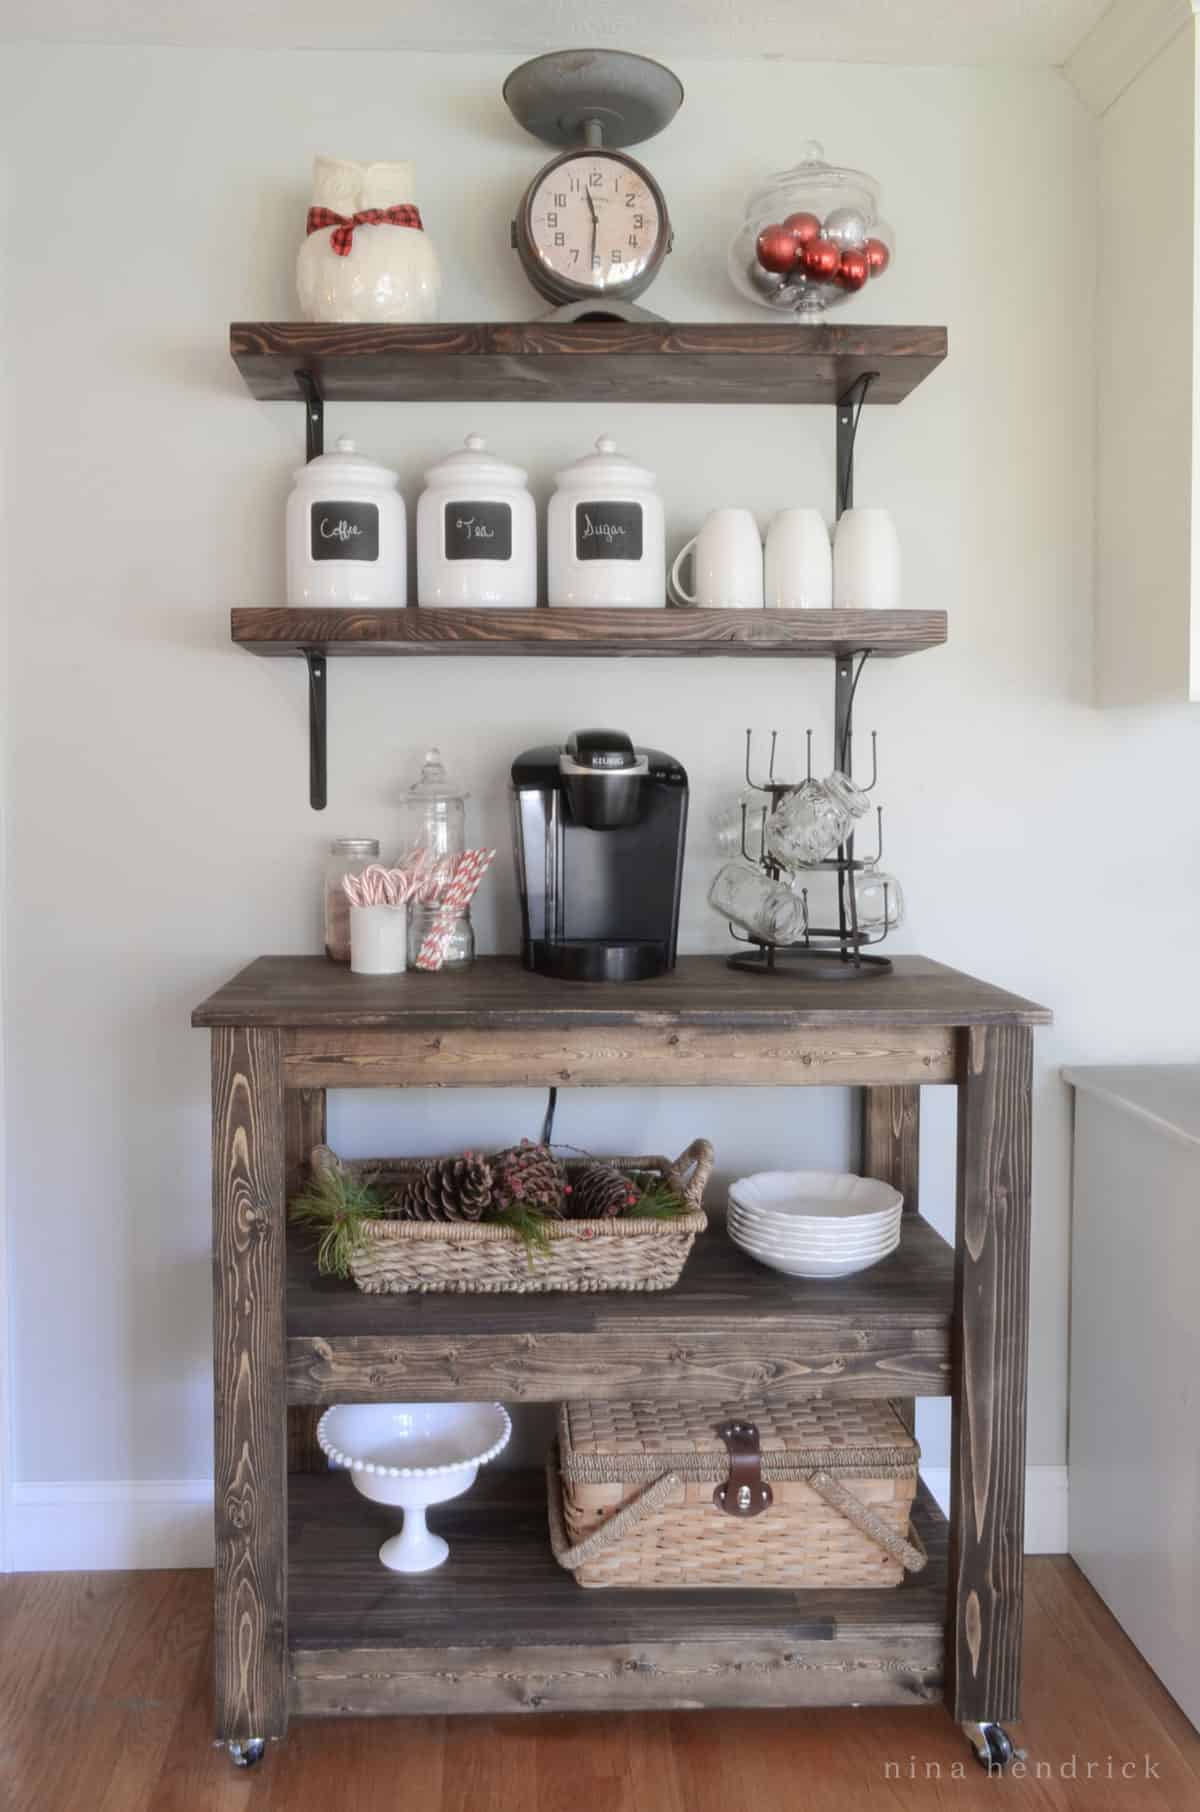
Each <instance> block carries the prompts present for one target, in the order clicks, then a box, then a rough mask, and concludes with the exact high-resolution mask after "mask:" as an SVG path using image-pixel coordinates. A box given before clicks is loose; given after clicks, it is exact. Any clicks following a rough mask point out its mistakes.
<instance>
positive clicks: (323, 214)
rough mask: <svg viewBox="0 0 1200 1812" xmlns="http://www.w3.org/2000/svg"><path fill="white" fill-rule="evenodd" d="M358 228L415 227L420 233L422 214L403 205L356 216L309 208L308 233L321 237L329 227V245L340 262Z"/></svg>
mask: <svg viewBox="0 0 1200 1812" xmlns="http://www.w3.org/2000/svg"><path fill="white" fill-rule="evenodd" d="M357 226H402V227H415V228H416V230H417V232H418V233H419V232H421V230H422V228H421V211H420V209H419V208H412V207H409V205H408V203H407V202H402V203H401V204H400V205H399V206H398V207H394V208H361V209H360V210H359V212H358V213H357V214H335V213H334V211H333V209H332V208H310V209H309V210H308V230H309V232H310V233H323V232H324V231H325V228H326V227H332V228H333V231H332V233H331V234H330V235H329V243H330V245H331V246H332V247H333V249H334V251H335V252H336V253H337V255H338V257H339V258H345V257H346V256H347V254H348V253H349V251H350V247H351V246H352V245H353V243H354V229H355V227H357Z"/></svg>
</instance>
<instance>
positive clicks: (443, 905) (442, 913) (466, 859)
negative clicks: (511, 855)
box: [417, 849, 496, 969]
mask: <svg viewBox="0 0 1200 1812" xmlns="http://www.w3.org/2000/svg"><path fill="white" fill-rule="evenodd" d="M495 854H496V852H495V850H494V849H469V850H467V851H466V853H465V854H464V855H462V856H460V857H459V858H458V861H457V862H456V863H455V865H454V874H453V878H452V880H451V881H450V884H449V886H448V887H447V888H446V891H445V893H444V894H443V895H442V898H441V901H440V903H439V905H438V909H437V912H436V913H435V914H434V918H433V923H432V925H431V926H430V927H429V931H428V933H427V935H426V937H425V941H424V942H423V944H422V945H421V948H420V950H419V951H418V952H417V968H418V969H440V968H441V966H442V964H443V963H444V962H445V960H446V949H447V946H448V945H449V942H450V934H451V932H452V931H453V930H454V926H455V923H456V922H457V920H458V919H459V918H461V916H462V914H463V913H464V912H465V911H466V909H467V907H468V906H469V905H470V903H471V901H472V899H473V898H474V896H475V893H476V890H477V889H478V887H479V883H480V882H481V881H482V879H483V877H484V875H485V874H486V873H487V871H488V868H489V866H490V865H491V862H492V860H493V858H494V857H495Z"/></svg>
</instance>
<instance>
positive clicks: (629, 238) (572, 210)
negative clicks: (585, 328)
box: [516, 150, 671, 302]
mask: <svg viewBox="0 0 1200 1812" xmlns="http://www.w3.org/2000/svg"><path fill="white" fill-rule="evenodd" d="M670 242H671V230H670V224H669V222H668V219H667V207H666V202H665V201H664V199H663V195H662V191H661V189H660V188H659V187H658V184H657V183H656V182H655V181H654V178H653V177H652V176H651V175H650V174H649V172H648V171H647V170H644V169H643V168H642V166H641V165H640V164H639V163H636V162H635V161H634V159H633V158H632V157H625V156H623V155H621V154H620V153H619V152H615V151H604V150H578V151H569V152H567V153H566V154H565V155H564V156H563V157H557V158H555V160H554V162H553V163H550V164H547V165H546V168H545V169H544V170H542V171H541V173H540V174H539V175H538V176H536V177H535V178H534V180H533V182H532V183H531V185H530V187H529V189H528V190H527V192H526V195H525V199H524V201H523V202H522V204H521V213H520V218H519V219H518V221H517V230H516V245H517V250H518V252H519V253H520V255H521V262H522V263H523V265H524V266H525V270H526V274H527V275H528V277H529V279H530V281H531V282H532V283H533V284H534V286H535V288H537V289H538V290H540V291H541V293H542V295H544V296H546V297H547V298H548V299H549V300H550V301H552V302H569V301H574V300H576V299H579V298H584V297H588V296H620V297H632V296H636V295H638V294H639V293H640V292H641V291H642V290H643V289H645V288H646V286H647V285H648V284H649V283H650V282H651V281H652V279H653V277H654V276H655V273H656V272H657V270H658V267H659V265H660V264H661V263H662V260H663V258H664V257H665V256H666V253H667V250H668V248H669V246H670Z"/></svg>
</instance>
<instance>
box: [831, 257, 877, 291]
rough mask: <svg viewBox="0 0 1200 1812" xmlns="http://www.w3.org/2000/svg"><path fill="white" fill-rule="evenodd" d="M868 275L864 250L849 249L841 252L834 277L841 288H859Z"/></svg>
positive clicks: (868, 270)
mask: <svg viewBox="0 0 1200 1812" xmlns="http://www.w3.org/2000/svg"><path fill="white" fill-rule="evenodd" d="M869 275H870V269H869V267H868V264H867V256H866V253H865V252H860V251H857V250H850V251H846V252H843V253H842V261H841V263H840V264H839V265H838V272H837V279H836V281H837V283H838V284H839V286H840V287H841V288H842V289H849V290H855V289H861V288H862V286H863V284H864V283H865V282H866V280H867V278H868V276H869Z"/></svg>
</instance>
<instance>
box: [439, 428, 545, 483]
mask: <svg viewBox="0 0 1200 1812" xmlns="http://www.w3.org/2000/svg"><path fill="white" fill-rule="evenodd" d="M525 477H526V474H525V471H524V468H523V467H521V466H510V465H508V464H506V463H505V461H504V460H502V459H497V458H496V456H495V454H494V453H489V452H488V450H487V442H486V441H485V440H484V438H483V435H482V434H468V435H467V438H466V440H465V441H464V442H463V446H462V451H461V452H458V453H449V454H447V456H446V458H445V459H439V461H438V463H437V465H436V466H430V468H429V470H428V471H427V472H426V474H425V483H426V484H430V485H438V486H439V487H442V486H445V485H454V486H455V487H457V486H458V485H463V484H487V485H494V486H507V487H508V488H509V489H510V490H511V489H516V490H523V489H524V487H525Z"/></svg>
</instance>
